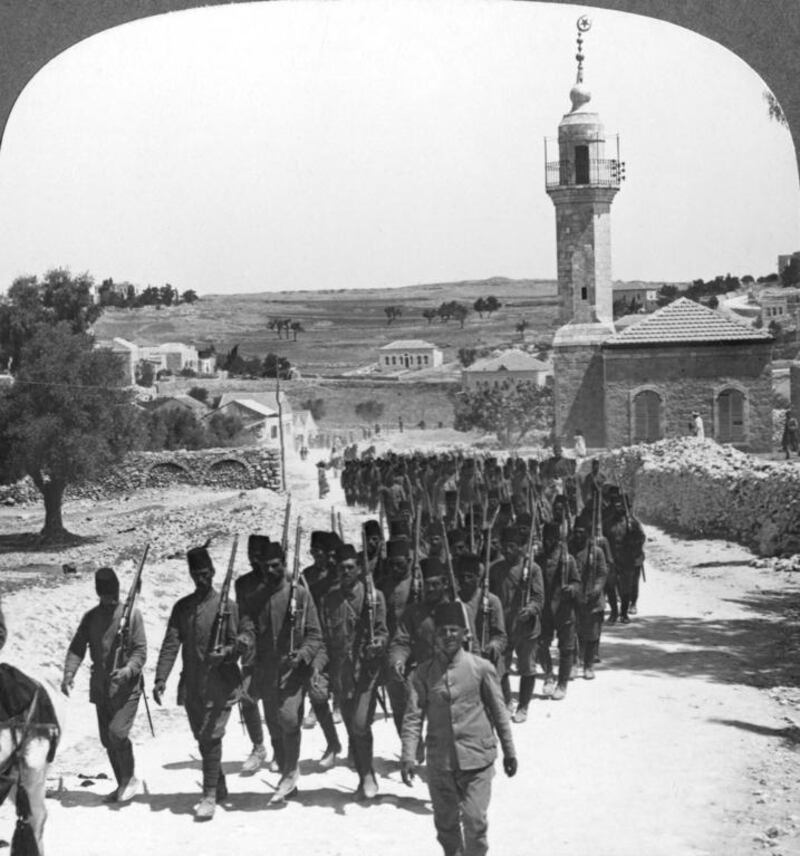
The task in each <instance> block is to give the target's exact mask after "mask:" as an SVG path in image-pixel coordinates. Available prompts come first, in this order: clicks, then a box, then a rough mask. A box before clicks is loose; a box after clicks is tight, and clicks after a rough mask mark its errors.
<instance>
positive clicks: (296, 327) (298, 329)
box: [286, 321, 306, 342]
mask: <svg viewBox="0 0 800 856" xmlns="http://www.w3.org/2000/svg"><path fill="white" fill-rule="evenodd" d="M291 328H292V336H293V337H294V341H295V342H296V341H297V334H298V333H305V332H306V331H305V328H304V327H303V325H302V324H301V323H300V322H299V321H292V324H291ZM286 335H287V337H288V335H289V334H288V333H287V334H286Z"/></svg>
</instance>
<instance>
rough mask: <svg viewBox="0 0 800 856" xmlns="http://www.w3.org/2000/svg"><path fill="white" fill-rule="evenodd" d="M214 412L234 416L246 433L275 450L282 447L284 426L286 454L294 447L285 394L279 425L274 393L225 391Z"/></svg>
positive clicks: (288, 405) (289, 413) (290, 414)
mask: <svg viewBox="0 0 800 856" xmlns="http://www.w3.org/2000/svg"><path fill="white" fill-rule="evenodd" d="M214 412H215V413H220V412H223V413H235V414H236V415H237V416H238V417H239V418H240V419H241V420H242V423H243V424H244V428H245V431H247V432H248V433H249V434H251V435H252V437H253V439H254V440H255V441H256V442H257V443H258V444H259V445H261V446H268V447H270V448H276V449H277V448H278V447H279V446H280V427H279V425H280V424H281V423H282V424H283V442H284V448H285V449H286V451H292V450H293V449H294V448H295V442H294V418H293V414H292V407H291V405H290V404H289V401H288V399H287V398H286V396H285V395H284V394H283V393H281V418H280V422H279V420H278V402H277V400H276V398H275V393H274V392H249V391H247V392H226V393H225V394H224V395H223V396H222V398H220V401H219V406H218V407H217V409H216V410H215V411H214ZM309 415H310V414H309Z"/></svg>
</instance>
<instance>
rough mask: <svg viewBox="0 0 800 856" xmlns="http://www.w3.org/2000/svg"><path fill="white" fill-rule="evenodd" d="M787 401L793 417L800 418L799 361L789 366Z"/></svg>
mask: <svg viewBox="0 0 800 856" xmlns="http://www.w3.org/2000/svg"><path fill="white" fill-rule="evenodd" d="M789 400H790V401H791V403H792V410H794V414H795V416H798V417H800V360H795V362H793V363H792V364H791V365H790V366H789Z"/></svg>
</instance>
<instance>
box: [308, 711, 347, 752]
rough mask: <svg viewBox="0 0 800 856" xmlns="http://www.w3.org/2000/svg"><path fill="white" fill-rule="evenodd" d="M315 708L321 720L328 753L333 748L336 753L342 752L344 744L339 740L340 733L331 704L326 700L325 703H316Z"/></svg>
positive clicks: (318, 720)
mask: <svg viewBox="0 0 800 856" xmlns="http://www.w3.org/2000/svg"><path fill="white" fill-rule="evenodd" d="M313 710H314V712H315V714H316V717H317V722H319V724H320V727H321V728H322V733H323V734H324V735H325V744H326V746H327V750H326V754H327V752H328V751H330V750H333V752H334V754H335V755H339V754H341V751H342V744H341V742H340V741H339V733H338V732H337V730H336V725H335V724H334V721H333V714H332V713H331V708H330V705H329V704H328V702H324V703H323V704H319V705H314V708H313Z"/></svg>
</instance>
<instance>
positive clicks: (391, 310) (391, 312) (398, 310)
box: [383, 306, 403, 327]
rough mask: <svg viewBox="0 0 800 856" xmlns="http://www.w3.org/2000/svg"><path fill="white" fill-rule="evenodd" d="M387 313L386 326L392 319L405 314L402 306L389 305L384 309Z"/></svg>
mask: <svg viewBox="0 0 800 856" xmlns="http://www.w3.org/2000/svg"><path fill="white" fill-rule="evenodd" d="M383 311H384V312H385V313H386V326H387V327H388V326H389V325H390V324H391V323H392V321H394V320H395V319H396V318H399V317H400V316H401V315H402V314H403V307H402V306H387V307H386V308H385V309H384V310H383Z"/></svg>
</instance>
